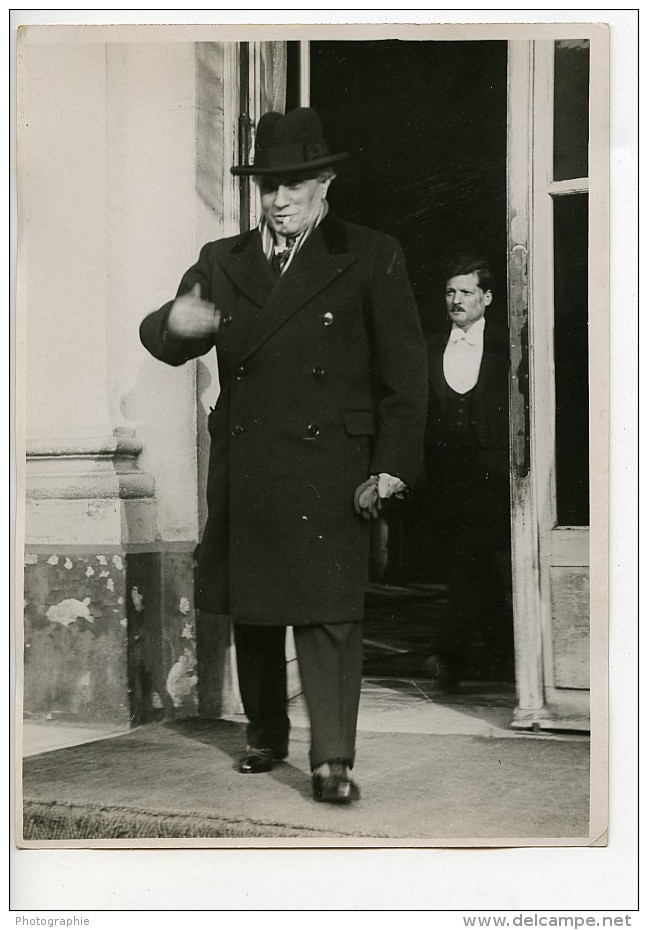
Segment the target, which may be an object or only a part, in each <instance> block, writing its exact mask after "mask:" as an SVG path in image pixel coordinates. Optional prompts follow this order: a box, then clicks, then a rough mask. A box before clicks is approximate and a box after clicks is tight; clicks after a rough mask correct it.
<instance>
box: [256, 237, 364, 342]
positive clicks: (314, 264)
mask: <svg viewBox="0 0 648 930" xmlns="http://www.w3.org/2000/svg"><path fill="white" fill-rule="evenodd" d="M355 261H356V256H355V255H354V254H353V253H351V252H348V251H346V252H343V253H341V252H331V251H329V247H328V245H327V240H326V239H325V236H324V235H323V233H322V230H321V228H317V229H315V230H314V231H313V233H312V234H311V235H310V236H309V238H308V239H307V240H306V242H305V243H304V245H303V247H302V248H301V250H300V251H299V253H298V254H297V255H296V256H295V258H294V260H293V262H292V263H291V265H290V267H289V268H288V270H287V271H286V273H285V274H283V275H282V276H281V277H280V278H277V279H275V285H274V288H273V289H272V291H271V292H270V293H269V294H268V297H267V300H266V302H265V304H264V307H263V311H262V312H261V313H260V314H259V315H258V317H257V320H256V323H255V325H254V327H253V329H252V331H251V333H250V336H249V338H248V341H247V344H246V346H245V349H244V356H245V357H247V356H249V355H252V353H253V352H256V351H257V349H258V348H259V347H260V346H261V345H263V343H264V342H265V341H266V340H267V339H268V338H269V337H270V336H271V335H272V334H273V333H274V332H276V331H277V330H278V329H279V328H280V327H281V326H283V325H284V323H286V321H287V320H289V319H290V318H291V317H292V316H293V315H294V314H295V313H297V311H298V310H300V309H301V307H303V306H304V304H305V303H306V302H307V301H309V300H311V299H312V298H313V297H314V296H315V295H316V294H318V293H319V292H320V291H322V290H324V288H326V287H328V286H329V285H330V284H331V282H332V281H334V280H335V279H336V278H337V277H339V275H341V274H342V273H343V272H344V271H345V270H346V269H347V268H348V267H349V266H350V265H352V264H353V263H354V262H355ZM266 265H268V262H267V260H266Z"/></svg>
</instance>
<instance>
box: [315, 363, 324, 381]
mask: <svg viewBox="0 0 648 930" xmlns="http://www.w3.org/2000/svg"><path fill="white" fill-rule="evenodd" d="M313 377H314V378H318V379H319V378H323V377H324V369H323V368H322V367H321V365H316V366H315V368H313Z"/></svg>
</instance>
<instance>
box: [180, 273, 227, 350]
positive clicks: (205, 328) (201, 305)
mask: <svg viewBox="0 0 648 930" xmlns="http://www.w3.org/2000/svg"><path fill="white" fill-rule="evenodd" d="M220 317H221V312H220V310H217V309H216V307H215V306H214V304H213V303H211V301H209V300H203V299H202V297H201V295H200V284H199V283H196V284H194V286H193V287H192V288H191V290H190V291H189V293H188V294H183V295H182V297H176V299H175V300H174V302H173V306H172V307H171V313H170V314H169V318H168V320H167V329H168V331H169V332H170V333H171V335H172V336H179V337H181V338H182V339H205V338H207V337H209V336H213V335H215V333H216V332H217V331H218V327H219V325H220Z"/></svg>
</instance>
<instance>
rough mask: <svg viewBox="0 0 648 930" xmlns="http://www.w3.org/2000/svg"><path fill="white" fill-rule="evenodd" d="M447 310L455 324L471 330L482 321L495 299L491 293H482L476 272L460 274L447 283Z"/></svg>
mask: <svg viewBox="0 0 648 930" xmlns="http://www.w3.org/2000/svg"><path fill="white" fill-rule="evenodd" d="M445 297H446V308H447V310H448V316H449V317H450V319H451V320H452V322H453V323H456V324H457V326H459V327H460V328H461V329H470V327H471V326H472V325H473V323H476V322H477V320H481V318H482V317H483V315H484V313H485V312H486V307H488V305H489V304H490V302H491V301H492V299H493V295H492V293H491V291H482V289H481V287H480V286H479V278H478V276H477V274H476V272H474V271H473V272H471V274H460V275H457V276H456V277H455V278H450V280H449V281H448V282H447V283H446V292H445Z"/></svg>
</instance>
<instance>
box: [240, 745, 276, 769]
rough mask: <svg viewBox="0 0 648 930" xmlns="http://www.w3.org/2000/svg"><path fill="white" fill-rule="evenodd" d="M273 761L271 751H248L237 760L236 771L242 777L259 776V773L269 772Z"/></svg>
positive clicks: (273, 757)
mask: <svg viewBox="0 0 648 930" xmlns="http://www.w3.org/2000/svg"><path fill="white" fill-rule="evenodd" d="M275 761H276V760H275V753H274V750H272V749H250V750H249V751H248V752H246V753H245V755H244V756H242V757H241V758H240V759H239V768H238V770H239V772H241V773H242V774H243V775H259V774H261V772H271V771H272V769H273V766H274V764H275Z"/></svg>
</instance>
